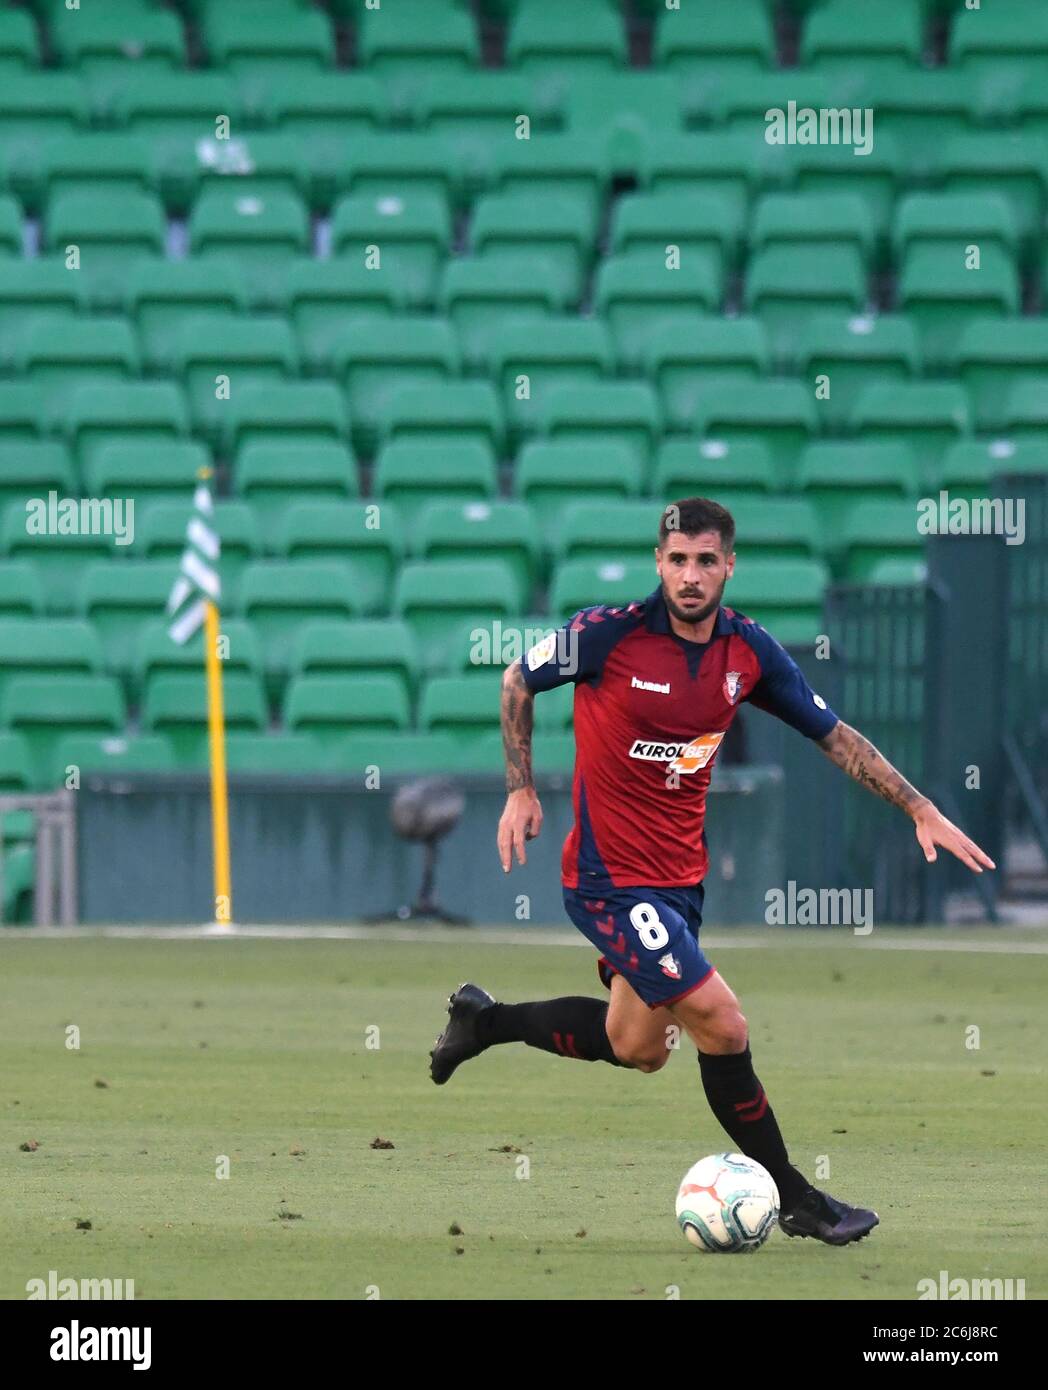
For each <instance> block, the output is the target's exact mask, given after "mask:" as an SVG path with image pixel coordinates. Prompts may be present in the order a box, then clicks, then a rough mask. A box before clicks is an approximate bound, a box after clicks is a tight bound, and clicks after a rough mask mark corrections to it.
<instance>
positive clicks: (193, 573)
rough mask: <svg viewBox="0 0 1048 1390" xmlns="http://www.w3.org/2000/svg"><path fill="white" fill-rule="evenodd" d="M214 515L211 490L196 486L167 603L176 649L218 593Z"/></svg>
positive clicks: (190, 632)
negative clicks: (178, 563)
mask: <svg viewBox="0 0 1048 1390" xmlns="http://www.w3.org/2000/svg"><path fill="white" fill-rule="evenodd" d="M214 516H215V507H214V503H213V502H212V500H211V489H210V488H209V487H208V485H207V484H206V483H203V482H201V483H198V484H197V487H196V491H195V492H194V494H193V515H192V516H191V517H190V518H189V524H188V526H187V527H186V548H185V550H184V551H183V552H182V563H181V564H180V566H179V575H178V578H177V579H176V580H175V586H174V588H173V589H172V590H171V597H170V598H169V599H168V601H167V615H168V617H169V618H172V619H173V621H172V623H171V626H170V627H169V628H168V633H169V634H170V636H171V637H172V638H173V640H174V641H176V642H177V643H178V645H179V646H182V644H183V643H184V642H188V641H189V639H190V637H192V636H193V634H194V632H198V631H199V629H200V627H201V625H202V624H203V621H204V616H205V612H206V608H207V602H208V600H209V599H210V600H211V602H212V603H215V604H217V603H218V600H219V595H220V593H221V585H220V583H219V578H218V558H219V552H220V547H219V542H218V532H217V531H216V530H215V525H214Z"/></svg>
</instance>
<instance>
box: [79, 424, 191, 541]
mask: <svg viewBox="0 0 1048 1390" xmlns="http://www.w3.org/2000/svg"><path fill="white" fill-rule="evenodd" d="M210 464H211V457H210V455H209V454H208V452H207V450H206V449H205V448H204V447H203V446H202V445H201V444H199V443H197V442H196V441H195V440H188V439H177V440H170V441H165V442H162V443H161V442H158V443H155V444H152V445H150V447H149V449H148V451H146V452H143V450H142V449H141V448H140V447H139V446H138V445H137V444H134V443H130V442H128V441H126V440H117V441H115V442H113V443H102V444H100V445H99V446H98V449H97V450H95V452H94V453H93V454H92V455H91V458H90V460H89V461H88V463H87V464H86V465H85V467H84V470H83V479H84V488H85V490H86V491H87V492H88V494H89V495H90V496H92V497H114V498H116V497H133V498H134V500H135V505H136V508H138V507H141V506H144V505H149V504H151V503H154V502H174V503H179V502H185V503H187V502H188V501H189V499H190V498H191V497H192V494H193V489H194V487H195V486H196V481H197V476H198V473H199V470H200V469H201V468H208V467H210ZM184 535H185V531H184V528H183V537H184Z"/></svg>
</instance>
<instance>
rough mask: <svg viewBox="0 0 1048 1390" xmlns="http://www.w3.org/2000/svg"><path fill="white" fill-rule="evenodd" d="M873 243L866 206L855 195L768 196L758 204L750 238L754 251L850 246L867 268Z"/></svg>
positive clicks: (770, 194) (786, 194) (788, 194)
mask: <svg viewBox="0 0 1048 1390" xmlns="http://www.w3.org/2000/svg"><path fill="white" fill-rule="evenodd" d="M874 240H875V239H874V234H873V228H872V227H871V226H870V224H869V220H868V218H867V215H866V205H865V204H864V203H863V201H862V199H861V198H860V197H859V196H858V195H857V194H855V193H807V194H803V193H768V194H767V195H766V196H765V197H763V198H761V199H760V201H759V202H758V204H757V207H756V209H755V211H754V217H753V231H752V233H751V235H750V245H751V246H752V247H753V249H754V250H755V251H763V250H766V249H767V248H768V247H770V246H786V247H790V248H796V249H798V250H800V249H802V248H804V249H807V250H811V249H812V248H813V247H815V246H819V247H820V248H821V247H823V246H824V245H826V244H827V243H828V244H829V245H830V246H850V247H852V248H853V249H854V250H856V251H858V253H859V255H860V256H861V257H862V260H863V264H864V265H865V266H867V267H868V266H869V264H870V261H871V260H872V258H873V253H874Z"/></svg>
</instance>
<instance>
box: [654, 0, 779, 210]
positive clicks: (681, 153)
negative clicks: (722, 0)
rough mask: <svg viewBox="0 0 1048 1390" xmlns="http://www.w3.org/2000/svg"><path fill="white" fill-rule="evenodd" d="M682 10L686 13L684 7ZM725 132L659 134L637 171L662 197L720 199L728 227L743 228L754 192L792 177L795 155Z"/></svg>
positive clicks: (761, 141) (752, 139) (762, 131)
mask: <svg viewBox="0 0 1048 1390" xmlns="http://www.w3.org/2000/svg"><path fill="white" fill-rule="evenodd" d="M682 13H683V11H682ZM765 129H766V127H765V126H764V125H763V123H762V125H761V131H760V136H761V138H760V140H757V139H755V138H752V137H750V136H746V135H741V134H737V135H736V134H725V133H723V132H721V131H694V132H693V131H688V132H687V133H686V134H683V135H678V134H675V133H673V132H668V133H667V132H659V133H657V134H655V135H653V136H652V137H651V139H650V140H649V141H648V142H647V144H646V146H645V148H644V151H643V155H642V158H641V161H640V167H639V169H638V171H637V180H638V183H639V186H640V188H641V189H642V190H644V191H645V192H648V193H654V194H657V195H659V196H662V195H669V196H672V197H677V196H684V197H688V198H693V197H696V196H701V197H709V198H716V199H717V200H718V201H719V202H722V203H724V204H725V206H726V208H727V212H726V219H725V225H726V226H727V227H738V228H741V227H742V225H743V223H744V221H745V218H746V215H747V209H748V206H749V203H750V201H751V199H752V197H753V195H754V192H755V190H756V189H757V188H758V187H759V186H761V185H769V186H774V185H776V184H782V183H785V182H787V181H789V180H792V178H793V164H792V162H791V161H792V154H791V156H790V159H789V160H787V159H784V158H783V156H782V152H781V151H779V150H776V149H775V148H774V147H772V146H770V145H768V144H767V143H766V141H765V140H764V133H765Z"/></svg>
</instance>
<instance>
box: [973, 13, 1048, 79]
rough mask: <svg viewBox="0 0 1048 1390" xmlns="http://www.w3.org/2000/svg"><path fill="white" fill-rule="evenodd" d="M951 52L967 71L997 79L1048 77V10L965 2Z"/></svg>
mask: <svg viewBox="0 0 1048 1390" xmlns="http://www.w3.org/2000/svg"><path fill="white" fill-rule="evenodd" d="M949 56H950V61H951V63H957V64H959V65H960V66H961V67H962V69H963V70H964V71H965V72H966V73H974V74H978V75H979V76H985V77H989V78H992V79H995V80H996V81H1001V80H1002V79H1003V80H1004V81H1008V80H1009V79H1013V78H1015V77H1018V76H1025V77H1036V78H1037V80H1039V81H1040V82H1042V83H1044V82H1045V81H1048V14H1045V12H1044V10H1043V9H1039V8H1038V7H1036V6H1029V5H1015V4H1013V5H1010V6H1009V5H988V6H986V7H984V8H982V7H981V8H980V9H979V10H968V9H966V8H965V7H964V6H963V5H961V6H960V7H959V8H958V10H957V14H956V16H955V17H954V21H953V25H952V28H951V30H950V48H949Z"/></svg>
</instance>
